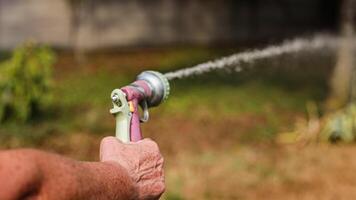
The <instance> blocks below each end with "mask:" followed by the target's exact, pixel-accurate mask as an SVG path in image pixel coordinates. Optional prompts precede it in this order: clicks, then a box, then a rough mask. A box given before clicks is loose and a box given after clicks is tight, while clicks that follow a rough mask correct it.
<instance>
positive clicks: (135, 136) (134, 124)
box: [130, 99, 142, 142]
mask: <svg viewBox="0 0 356 200" xmlns="http://www.w3.org/2000/svg"><path fill="white" fill-rule="evenodd" d="M131 102H132V104H133V108H134V111H133V113H132V118H131V125H130V138H131V141H132V142H137V141H139V140H142V133H141V128H140V114H139V113H138V102H137V99H134V100H132V101H131Z"/></svg>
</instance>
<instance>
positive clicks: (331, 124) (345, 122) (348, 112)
mask: <svg viewBox="0 0 356 200" xmlns="http://www.w3.org/2000/svg"><path fill="white" fill-rule="evenodd" d="M325 121H326V122H325V127H324V130H323V132H322V133H323V136H324V138H325V139H328V140H330V141H333V142H337V141H339V140H341V141H344V142H354V141H355V139H356V105H355V104H352V103H351V104H350V105H348V106H346V107H345V108H344V109H341V110H339V111H338V112H335V113H332V114H330V115H328V116H326V117H325Z"/></svg>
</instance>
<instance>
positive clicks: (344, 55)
mask: <svg viewBox="0 0 356 200" xmlns="http://www.w3.org/2000/svg"><path fill="white" fill-rule="evenodd" d="M355 1H356V0H344V1H343V5H342V11H341V13H342V16H341V19H342V22H341V24H342V39H341V42H340V47H339V50H338V55H337V62H336V66H335V69H334V73H333V76H332V79H331V96H330V97H329V101H328V108H329V109H331V110H334V109H338V108H342V107H344V106H345V105H347V104H348V103H350V101H352V99H355V98H356V97H355V95H356V92H355V87H356V84H355V82H356V80H355V79H356V74H355V73H356V70H355V68H356V67H355V59H354V56H355V48H354V42H355V35H354V28H353V26H354V18H355V13H354V9H355V4H356V3H355Z"/></svg>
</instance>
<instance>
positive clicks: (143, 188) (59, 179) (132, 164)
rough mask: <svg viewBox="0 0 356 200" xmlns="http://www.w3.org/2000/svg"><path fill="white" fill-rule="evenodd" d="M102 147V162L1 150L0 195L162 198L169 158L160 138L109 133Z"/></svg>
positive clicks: (12, 199)
mask: <svg viewBox="0 0 356 200" xmlns="http://www.w3.org/2000/svg"><path fill="white" fill-rule="evenodd" d="M100 149H101V150H100V160H101V161H100V162H80V161H75V160H72V159H68V158H65V157H63V156H59V155H56V154H51V153H46V152H42V151H38V150H32V149H17V150H7V151H0V199H1V200H17V199H41V200H42V199H51V200H70V199H73V200H80V199H85V200H90V199H93V200H94V199H102V200H105V199H108V200H109V199H127V200H130V199H138V200H148V199H149V200H151V199H152V200H154V199H159V197H160V196H161V194H162V193H163V192H164V175H163V158H162V156H161V154H160V152H159V149H158V146H157V144H156V143H155V142H153V141H152V140H149V139H145V140H142V141H140V142H137V143H129V144H123V143H122V142H120V141H119V140H117V139H116V138H114V137H107V138H104V139H103V140H102V142H101V147H100Z"/></svg>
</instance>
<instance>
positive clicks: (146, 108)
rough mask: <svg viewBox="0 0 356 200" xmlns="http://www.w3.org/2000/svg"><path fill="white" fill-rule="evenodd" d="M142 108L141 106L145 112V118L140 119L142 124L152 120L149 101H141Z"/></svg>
mask: <svg viewBox="0 0 356 200" xmlns="http://www.w3.org/2000/svg"><path fill="white" fill-rule="evenodd" d="M140 106H141V108H142V111H143V117H140V122H141V123H145V122H147V121H148V119H149V118H150V113H149V112H148V105H147V101H146V100H143V101H141V102H140Z"/></svg>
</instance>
